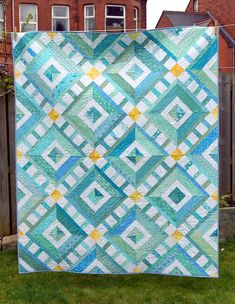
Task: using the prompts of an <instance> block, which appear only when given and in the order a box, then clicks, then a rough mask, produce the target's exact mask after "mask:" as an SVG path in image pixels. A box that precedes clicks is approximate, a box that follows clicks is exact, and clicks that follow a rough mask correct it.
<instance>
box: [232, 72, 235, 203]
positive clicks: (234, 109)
mask: <svg viewBox="0 0 235 304" xmlns="http://www.w3.org/2000/svg"><path fill="white" fill-rule="evenodd" d="M231 112H232V118H233V119H232V128H231V133H232V194H233V199H234V200H235V121H234V120H235V73H233V74H232V102H231Z"/></svg>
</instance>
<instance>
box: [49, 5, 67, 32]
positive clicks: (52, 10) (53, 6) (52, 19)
mask: <svg viewBox="0 0 235 304" xmlns="http://www.w3.org/2000/svg"><path fill="white" fill-rule="evenodd" d="M55 7H66V8H67V9H68V16H67V17H60V16H54V8H55ZM54 19H65V20H67V19H68V29H67V31H65V32H69V31H70V7H69V6H68V5H52V7H51V29H52V32H55V31H54V29H53V21H54Z"/></svg>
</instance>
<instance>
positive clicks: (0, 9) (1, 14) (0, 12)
mask: <svg viewBox="0 0 235 304" xmlns="http://www.w3.org/2000/svg"><path fill="white" fill-rule="evenodd" d="M3 19H4V7H3V3H0V20H3Z"/></svg>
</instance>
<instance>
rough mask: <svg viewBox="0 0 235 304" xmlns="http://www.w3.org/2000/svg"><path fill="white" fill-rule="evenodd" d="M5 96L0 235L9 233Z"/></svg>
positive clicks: (0, 123) (0, 112)
mask: <svg viewBox="0 0 235 304" xmlns="http://www.w3.org/2000/svg"><path fill="white" fill-rule="evenodd" d="M6 101H7V100H6V98H5V97H1V98H0V235H1V236H3V235H9V234H10V233H11V229H10V201H9V180H8V146H7V116H6V113H7V111H6Z"/></svg>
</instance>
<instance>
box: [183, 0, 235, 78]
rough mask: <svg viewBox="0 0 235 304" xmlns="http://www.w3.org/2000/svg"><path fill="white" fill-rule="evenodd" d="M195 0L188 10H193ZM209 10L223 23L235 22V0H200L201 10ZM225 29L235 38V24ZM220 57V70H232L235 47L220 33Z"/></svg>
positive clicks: (190, 3)
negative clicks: (229, 44) (234, 49)
mask: <svg viewBox="0 0 235 304" xmlns="http://www.w3.org/2000/svg"><path fill="white" fill-rule="evenodd" d="M193 3H194V0H190V2H189V5H188V7H187V9H186V11H188V12H193ZM207 11H209V12H210V13H211V14H212V15H213V17H214V18H215V19H216V20H218V22H219V23H220V24H221V25H226V24H232V23H235V0H217V1H214V0H199V12H207ZM225 30H226V31H227V32H228V33H229V34H230V35H231V36H232V37H233V38H234V39H235V26H233V27H226V28H225ZM219 47H220V49H219V58H220V70H221V71H223V72H230V71H232V68H231V69H229V68H228V67H232V66H233V65H234V63H233V61H234V59H235V58H234V59H233V48H232V47H229V46H228V44H227V43H226V41H225V40H224V38H223V36H222V35H220V43H219Z"/></svg>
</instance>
